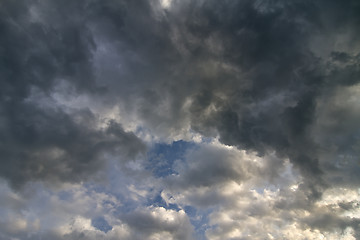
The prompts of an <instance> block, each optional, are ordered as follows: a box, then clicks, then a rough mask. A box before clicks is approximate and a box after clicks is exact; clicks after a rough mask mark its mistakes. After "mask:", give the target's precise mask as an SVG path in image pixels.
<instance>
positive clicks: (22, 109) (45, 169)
mask: <svg viewBox="0 0 360 240" xmlns="http://www.w3.org/2000/svg"><path fill="white" fill-rule="evenodd" d="M359 8H360V7H359V4H358V3H357V1H347V2H346V3H340V2H338V1H318V2H313V1H248V0H243V1H212V0H209V1H175V0H174V1H172V2H171V5H170V7H169V8H168V9H163V8H162V7H161V4H160V3H159V2H157V1H142V0H138V1H112V0H107V1H46V2H43V1H29V2H25V1H16V2H15V1H3V2H2V3H1V5H0V11H1V17H0V31H1V32H0V33H1V37H0V41H1V42H0V43H1V52H0V56H1V60H0V61H1V66H0V73H1V78H2V79H1V83H0V84H1V88H0V93H1V105H0V106H1V109H0V110H1V112H2V114H1V115H2V117H1V122H0V124H1V125H0V130H1V132H0V136H1V138H2V144H1V151H2V152H1V161H2V165H3V166H4V167H3V168H1V169H2V170H1V174H2V176H3V177H5V178H7V179H9V180H10V181H11V182H12V183H13V184H14V185H16V184H21V183H23V182H25V181H27V180H32V179H49V178H51V177H54V178H56V179H57V178H58V179H61V180H65V179H69V180H71V181H75V180H79V179H80V178H83V177H84V176H85V175H87V174H88V173H92V172H94V171H95V170H96V169H97V166H98V164H99V165H101V161H98V160H97V159H98V157H100V155H101V154H103V153H105V152H107V151H110V152H111V151H112V150H111V149H114V148H115V149H116V147H117V146H123V149H122V150H121V152H122V153H123V154H124V155H126V156H134V155H136V153H137V151H139V150H138V147H137V146H138V145H139V146H142V147H140V149H143V145H142V144H141V143H140V140H138V139H137V138H136V137H135V136H134V135H133V134H131V133H127V132H125V131H124V130H123V129H122V128H121V127H118V126H117V125H114V124H115V123H111V124H110V126H109V127H108V130H105V131H100V130H94V126H93V125H92V124H90V123H88V122H87V121H90V120H91V119H94V118H95V117H94V116H93V113H91V112H90V111H89V110H86V109H82V110H79V111H77V112H76V114H77V115H78V116H80V119H83V120H81V121H80V122H78V121H77V120H76V116H73V115H71V114H69V113H68V112H66V111H65V110H63V109H62V108H61V107H60V106H57V105H56V104H55V106H54V107H53V108H41V107H39V106H37V104H38V103H34V102H31V101H27V99H29V98H31V94H32V89H37V91H41V92H43V94H45V95H46V96H49V97H50V98H51V96H52V94H54V93H56V91H57V90H56V89H57V88H56V86H58V85H59V84H60V83H62V82H65V83H67V84H68V85H70V86H71V87H73V88H74V89H75V90H74V91H75V93H77V94H84V95H86V96H89V98H90V99H91V100H92V101H98V102H100V104H103V107H104V108H106V107H108V108H111V107H112V106H121V107H122V108H123V109H125V113H124V114H125V115H127V113H129V116H130V115H131V114H134V115H135V118H136V120H137V121H139V122H140V123H141V124H143V125H144V126H143V127H145V128H147V129H150V131H151V133H152V134H154V135H159V136H161V137H164V136H165V137H166V136H171V137H172V136H178V135H181V133H182V132H183V131H188V130H189V128H191V130H192V131H195V132H198V133H200V134H202V135H204V136H210V137H214V136H216V135H219V137H220V141H221V142H222V143H224V144H227V145H232V146H236V147H238V148H239V149H245V150H251V151H253V150H255V151H256V152H258V154H259V155H261V156H262V155H265V154H266V153H267V152H269V151H274V150H275V151H276V154H277V155H278V156H279V157H281V158H289V159H290V161H291V162H292V163H293V164H294V165H295V167H297V168H298V169H300V172H301V174H302V175H303V176H304V178H305V183H304V184H303V185H301V187H300V189H301V190H302V191H304V192H305V193H307V195H308V198H309V199H311V200H314V199H318V198H319V197H320V196H321V192H322V190H323V189H324V188H325V187H327V186H328V184H332V183H333V182H335V180H334V179H335V178H336V177H339V175H340V178H341V179H342V182H343V183H345V182H346V183H349V182H351V181H353V179H354V178H355V179H358V178H356V177H354V178H347V177H346V176H344V175H346V174H345V173H346V172H347V171H350V170H351V169H355V170H352V174H351V175H352V176H356V172H357V170H358V167H353V166H357V165H356V160H354V158H351V159H352V160H351V161H350V163H349V164H348V165H347V166H346V167H342V168H338V167H337V165H336V160H335V159H329V160H327V159H328V158H327V156H326V153H324V152H325V151H324V146H326V144H327V143H328V142H330V143H331V145H332V146H334V147H333V148H331V151H332V153H333V156H337V155H341V154H342V155H350V156H351V157H353V156H355V155H356V154H357V153H358V151H359V150H358V148H357V146H358V143H357V142H358V139H359V133H358V131H357V129H358V128H359V125H358V121H353V120H350V119H359V116H358V114H356V113H354V112H353V110H354V109H356V107H355V106H354V105H351V104H350V105H349V103H347V102H346V101H343V102H342V105H339V106H332V105H328V104H327V100H329V101H328V102H331V101H332V100H331V99H332V96H333V93H336V92H337V91H339V89H340V90H341V89H342V88H344V87H352V86H355V85H356V84H358V82H359V80H358V78H359V63H358V61H359V60H358V58H359V57H358V56H359V55H358V54H359V53H356V52H349V51H350V50H351V49H357V51H358V50H359V49H358V48H357V45H356V42H357V41H356V40H358V39H359V32H358V30H357V28H356V26H358V25H359V16H360V14H358V13H359ZM342 29H346V31H345V30H344V31H343V30H342ZM340 36H341V37H342V38H340ZM336 38H339V39H345V40H341V41H342V42H343V45H344V46H342V47H339V48H340V49H333V48H335V43H334V42H336V41H335V40H334V42H333V41H332V39H336ZM329 39H330V40H329ZM349 91H350V90H349ZM351 94H352V95H353V96H355V95H356V92H352V93H351ZM338 96H339V98H340V99H341V97H342V95H341V94H338ZM342 99H344V98H342ZM89 104H91V102H90V100H89ZM110 106H111V107H110ZM126 111H128V112H126ZM130 113H131V114H130ZM338 113H342V114H338ZM131 116H133V115H131ZM327 118H332V119H333V120H334V121H332V122H331V124H327V123H325V122H324V123H322V122H321V121H320V120H323V119H327ZM344 122H346V123H347V124H345V123H344ZM344 131H346V132H347V133H351V134H350V136H349V135H346V134H344V133H343V132H344ZM165 137H164V138H165ZM120 148H121V147H120ZM49 159H50V160H49ZM51 159H53V160H51ZM209 161H210V162H211V163H213V168H216V169H217V171H216V172H215V170H214V169H213V168H211V167H209V168H208V170H209V172H206V173H205V174H204V176H207V177H205V178H204V179H209V177H210V175H211V173H212V172H211V171H214V172H215V175H216V176H217V177H219V178H220V180H219V181H222V180H223V179H227V178H228V177H230V178H237V177H238V178H240V179H241V178H242V177H243V174H242V172H236V171H234V170H233V169H231V167H228V166H225V164H226V161H223V162H221V163H223V164H224V165H222V164H221V163H218V162H216V161H215V160H214V161H212V160H211V159H210V160H209ZM219 161H221V160H219ZM64 165H65V166H64ZM205 165H206V164H205ZM277 165H278V164H275V165H274V166H273V167H274V168H275V167H276V166H277ZM269 166H270V167H271V165H269ZM269 171H270V170H269ZM274 172H276V171H274ZM75 173H76V174H75ZM187 174H188V175H189V176H190V178H189V179H193V180H194V184H199V185H206V184H208V183H207V182H203V179H201V178H196V177H197V176H198V172H192V171H191V169H190V170H189V172H188V173H187ZM324 175H326V177H324ZM214 181H215V180H214ZM326 181H329V183H327V182H326ZM356 181H358V180H356Z"/></svg>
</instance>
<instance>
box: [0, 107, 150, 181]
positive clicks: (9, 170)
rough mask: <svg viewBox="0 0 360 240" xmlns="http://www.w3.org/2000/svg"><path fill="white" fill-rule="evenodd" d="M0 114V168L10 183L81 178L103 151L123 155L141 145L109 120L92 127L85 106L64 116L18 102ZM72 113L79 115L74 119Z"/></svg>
mask: <svg viewBox="0 0 360 240" xmlns="http://www.w3.org/2000/svg"><path fill="white" fill-rule="evenodd" d="M5 116H6V117H7V118H5V123H4V124H3V126H2V127H1V130H2V131H1V139H2V140H1V141H2V144H1V148H0V149H1V155H2V166H3V167H2V168H1V169H2V170H1V171H0V173H1V176H2V177H4V178H5V179H7V180H9V182H10V183H11V185H12V186H14V187H20V186H22V185H23V184H24V183H26V182H27V181H31V180H35V181H36V180H45V181H49V182H55V183H56V182H59V181H60V182H62V181H65V182H75V181H81V180H83V179H87V178H88V177H90V176H91V175H92V174H94V173H96V172H97V170H98V169H99V168H101V167H102V166H104V161H105V160H106V156H105V155H104V154H105V153H108V154H109V153H110V154H113V155H114V156H115V158H118V159H124V158H125V159H126V158H134V157H135V156H136V155H137V154H139V153H141V152H144V150H145V148H146V147H145V145H144V143H142V141H141V140H139V139H138V138H137V137H136V136H135V135H134V134H132V133H127V132H125V131H124V130H123V129H122V128H121V126H119V125H118V124H116V123H114V122H110V123H109V125H108V128H107V129H106V131H102V130H95V129H94V125H93V124H89V123H88V122H89V121H90V122H91V120H92V119H94V118H95V117H94V116H93V115H92V113H91V112H89V111H86V110H84V111H80V112H76V113H74V114H73V115H72V116H70V115H68V114H66V113H65V112H63V111H62V110H61V109H46V110H44V109H40V108H38V107H35V106H33V105H32V104H26V103H23V104H17V105H12V107H11V108H10V107H9V109H7V112H6V114H5ZM75 118H77V119H83V120H82V121H80V122H76V121H75ZM116 155H118V156H116Z"/></svg>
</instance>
